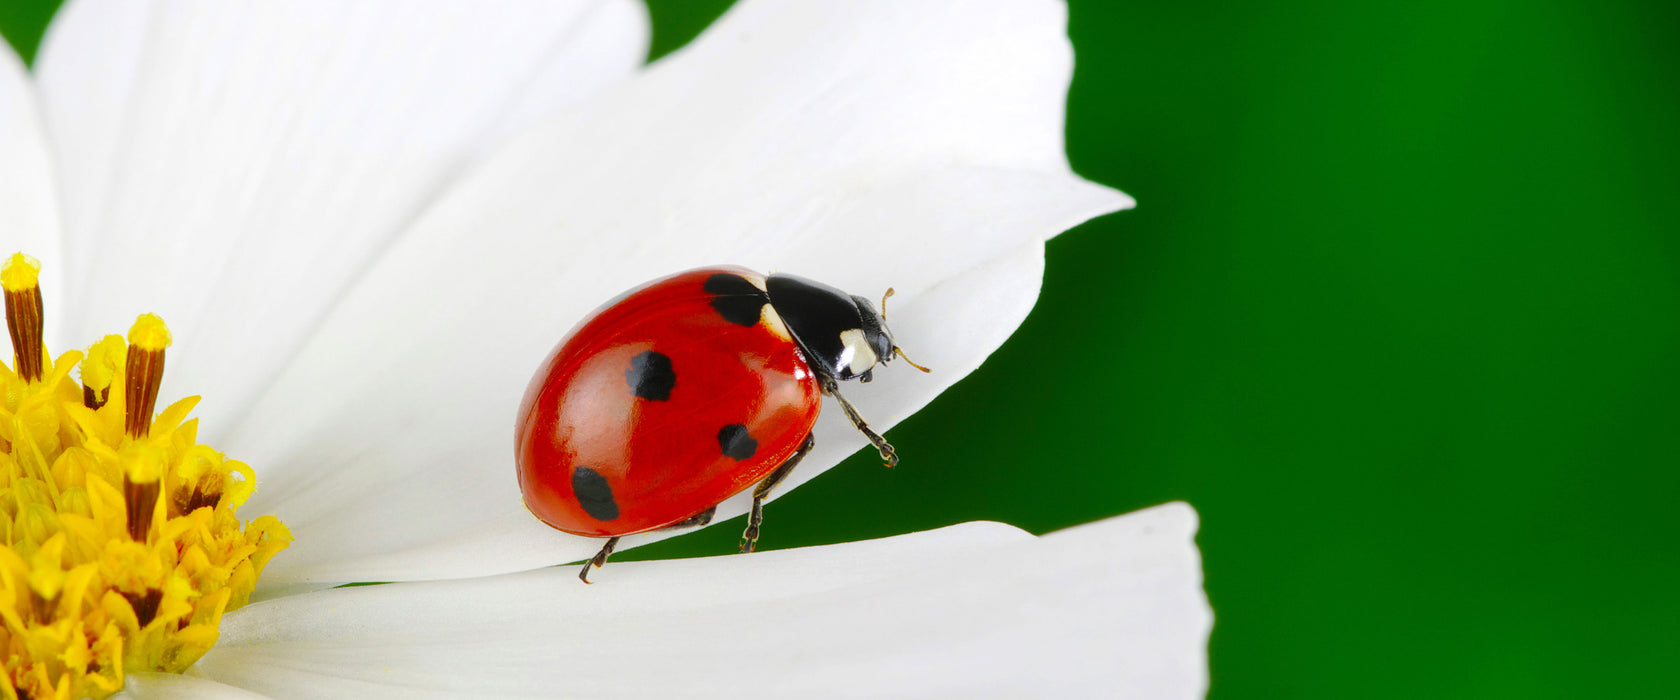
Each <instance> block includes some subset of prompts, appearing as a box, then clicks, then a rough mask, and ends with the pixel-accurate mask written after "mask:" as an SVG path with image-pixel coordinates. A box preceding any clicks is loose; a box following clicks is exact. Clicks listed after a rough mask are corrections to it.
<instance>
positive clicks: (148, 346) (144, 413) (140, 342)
mask: <svg viewBox="0 0 1680 700" xmlns="http://www.w3.org/2000/svg"><path fill="white" fill-rule="evenodd" d="M166 347H169V328H167V327H166V326H164V325H163V319H160V318H158V317H156V316H153V315H151V314H141V315H140V318H139V319H137V320H135V321H134V327H133V328H131V329H129V331H128V362H127V364H126V366H125V368H124V369H125V372H124V376H125V378H126V380H125V382H124V384H123V389H124V391H125V393H124V394H123V396H124V397H125V400H126V401H127V402H128V416H127V421H126V423H125V426H124V427H126V428H127V429H128V435H129V437H132V438H134V439H136V440H138V439H140V438H143V437H146V435H147V434H148V433H150V432H151V431H152V411H153V409H155V408H157V394H158V388H159V387H161V386H163V351H164V348H166Z"/></svg>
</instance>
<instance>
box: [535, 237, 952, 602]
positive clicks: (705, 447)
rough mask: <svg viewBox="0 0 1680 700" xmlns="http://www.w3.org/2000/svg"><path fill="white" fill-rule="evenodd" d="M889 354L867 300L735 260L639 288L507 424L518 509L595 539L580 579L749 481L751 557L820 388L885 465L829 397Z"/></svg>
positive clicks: (552, 369) (588, 329)
mask: <svg viewBox="0 0 1680 700" xmlns="http://www.w3.org/2000/svg"><path fill="white" fill-rule="evenodd" d="M887 294H888V295H889V296H890V295H891V294H892V290H888V291H887ZM882 302H883V304H884V303H885V298H884V297H883V299H882ZM883 308H884V307H883ZM894 355H897V356H899V357H903V356H904V355H903V351H901V350H900V349H899V348H898V346H897V345H895V344H894V343H893V339H892V333H891V331H889V330H888V329H887V325H886V320H885V318H884V316H883V315H882V314H881V313H877V312H876V310H875V307H874V305H873V304H871V303H870V302H869V300H868V299H865V298H863V297H860V296H854V295H849V294H846V293H845V292H842V291H840V290H838V289H835V288H834V287H831V286H828V285H826V284H822V283H820V282H815V281H812V280H808V279H805V278H802V277H797V276H794V275H787V274H772V275H769V276H764V275H760V274H758V273H756V272H753V271H751V270H748V269H746V268H742V267H711V268H700V269H696V270H689V271H687V272H682V273H678V274H675V275H672V276H670V277H666V278H664V279H659V280H655V281H653V282H649V283H647V284H645V285H642V286H641V287H638V288H636V289H633V290H631V291H630V292H628V293H626V294H625V295H623V296H621V297H620V298H618V299H616V300H614V301H612V302H609V303H608V304H607V305H606V306H603V307H601V308H600V309H597V310H596V311H595V312H594V313H593V314H591V315H590V316H589V317H587V318H585V319H584V320H583V321H582V322H581V323H579V324H578V325H577V326H576V327H575V328H573V329H572V331H571V332H570V333H569V334H568V335H567V336H566V337H565V338H564V339H563V340H561V341H560V343H559V344H558V345H557V346H556V347H555V348H554V350H553V351H552V352H550V353H549V355H548V358H547V359H546V360H544V361H543V364H542V365H541V366H540V367H539V368H538V370H537V372H536V375H535V376H533V377H532V379H531V383H530V385H529V386H528V387H527V388H526V390H525V397H524V400H523V401H522V402H521V405H520V408H519V418H518V423H517V429H516V451H517V456H518V461H519V486H520V490H521V491H522V492H523V493H524V497H525V504H526V506H527V507H528V508H529V509H530V510H531V512H532V513H533V514H535V515H536V516H537V517H538V518H539V519H541V520H542V521H543V522H545V523H547V524H549V525H550V526H552V527H554V528H556V529H559V530H561V531H564V532H569V533H572V534H575V535H584V536H589V537H605V538H608V539H607V541H606V543H605V545H603V546H602V547H601V550H600V552H599V553H598V554H596V555H595V557H594V558H593V559H591V560H590V561H589V562H588V563H585V564H584V567H583V571H582V572H580V573H579V574H578V577H579V578H581V579H583V581H584V582H585V583H588V582H589V578H588V576H589V570H590V568H591V567H596V568H598V567H600V566H602V565H604V564H605V563H606V561H607V557H608V556H610V555H611V554H612V551H613V547H614V546H615V545H617V544H618V540H619V538H620V537H622V536H624V535H632V534H636V533H641V532H649V531H652V530H660V529H664V528H672V527H689V526H697V525H703V524H706V523H708V522H710V521H711V518H712V514H713V513H714V512H715V511H716V509H717V505H718V503H720V502H722V501H723V500H724V499H726V498H728V497H730V496H733V495H735V494H736V493H739V492H741V491H743V490H745V489H746V488H747V487H748V486H752V485H754V484H757V486H756V488H754V490H753V504H752V512H751V515H750V516H749V518H748V521H747V528H746V531H745V532H744V533H743V534H742V538H741V551H743V552H750V551H752V550H753V548H754V547H755V546H756V544H757V541H758V532H759V526H760V525H761V524H762V522H763V506H764V499H765V498H766V497H767V496H768V495H769V493H770V490H771V489H773V488H774V487H775V486H776V484H778V483H779V482H781V481H782V479H784V478H786V477H787V475H788V474H789V473H790V472H791V471H793V468H794V467H795V466H797V465H798V464H799V461H800V460H801V459H802V458H804V456H805V455H806V454H808V453H809V452H810V451H811V447H812V445H813V444H814V443H813V439H812V435H811V427H812V425H814V424H815V423H816V420H817V414H818V412H819V410H820V408H821V403H822V395H823V394H827V395H829V396H833V397H834V398H835V400H836V401H838V402H839V403H840V407H841V409H842V410H844V411H845V413H846V417H847V418H848V419H850V420H851V422H852V425H853V426H855V427H856V428H857V429H858V430H859V431H861V432H862V433H863V434H864V436H866V437H868V438H869V441H870V442H871V443H873V444H874V445H875V447H876V449H878V450H880V453H881V458H882V459H883V460H885V462H886V464H887V466H889V467H890V466H893V465H895V464H897V463H898V456H897V455H896V454H895V453H894V451H893V448H892V446H891V445H888V444H887V441H886V440H885V439H883V438H882V437H881V436H880V435H879V434H877V433H876V432H875V431H873V430H871V429H870V428H869V425H868V424H867V423H865V422H864V420H863V418H862V417H861V416H859V415H858V412H857V409H855V408H854V407H853V406H852V405H851V403H850V402H848V401H846V399H845V398H844V397H842V396H841V395H840V392H839V383H840V382H841V381H844V380H850V379H856V380H859V381H862V382H868V381H869V380H870V379H871V377H872V375H873V373H874V367H875V365H876V364H877V363H883V362H886V361H888V360H889V359H891V358H892V357H893V356H894ZM905 362H907V363H909V364H910V365H911V366H914V367H916V368H917V369H920V370H922V371H924V372H925V371H927V369H926V368H924V367H920V366H918V365H916V364H915V363H914V362H910V360H909V358H907V357H906V358H905Z"/></svg>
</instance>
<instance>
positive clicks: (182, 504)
mask: <svg viewBox="0 0 1680 700" xmlns="http://www.w3.org/2000/svg"><path fill="white" fill-rule="evenodd" d="M225 482H226V479H225V478H223V477H222V475H221V473H220V472H210V473H208V474H205V475H204V476H203V477H200V479H199V481H198V483H197V484H194V485H193V486H192V488H183V489H180V490H178V491H176V492H175V496H174V499H173V500H174V506H175V514H176V515H186V514H188V513H191V512H193V511H195V510H198V509H200V508H206V507H208V508H215V507H216V506H217V505H218V504H220V503H221V502H222V493H223V490H224V489H223V487H224V486H225V485H226V484H225Z"/></svg>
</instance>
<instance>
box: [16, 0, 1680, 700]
mask: <svg viewBox="0 0 1680 700" xmlns="http://www.w3.org/2000/svg"><path fill="white" fill-rule="evenodd" d="M52 4H53V3H51V2H46V3H19V2H18V1H17V0H4V2H0V28H3V29H4V30H5V33H6V36H7V37H8V38H9V39H11V40H12V41H13V42H14V44H15V45H17V46H19V47H20V50H21V51H22V52H23V53H25V54H26V55H28V54H31V53H32V52H33V47H34V44H35V41H36V39H37V37H38V35H39V33H40V31H41V29H42V26H43V24H44V22H45V15H46V14H48V13H50V11H51V7H52ZM727 4H728V3H721V2H677V1H674V0H672V1H663V2H654V3H653V9H654V19H655V48H654V53H655V54H656V55H657V54H662V53H664V52H668V51H669V50H671V49H672V48H674V47H676V46H679V45H681V44H682V43H683V42H685V41H687V40H688V39H689V38H691V37H692V36H693V35H694V34H696V33H697V32H699V31H700V30H701V29H702V28H703V27H704V25H705V24H706V23H707V22H709V21H710V20H711V18H713V17H715V16H716V14H717V13H718V12H720V11H721V10H722V9H723V7H724V6H726V5H727ZM1070 14H1071V29H1070V33H1071V35H1072V38H1073V42H1074V44H1075V47H1076V50H1077V56H1078V59H1077V60H1078V68H1077V70H1076V72H1075V75H1074V83H1073V88H1072V93H1071V96H1070V98H1069V115H1068V152H1069V156H1070V158H1071V159H1072V162H1073V165H1074V167H1075V168H1076V169H1077V170H1078V171H1079V172H1080V173H1081V174H1083V175H1085V176H1086V177H1089V178H1091V179H1093V180H1095V181H1098V182H1102V183H1105V184H1109V185H1113V186H1116V187H1119V188H1120V189H1123V190H1125V191H1127V192H1129V193H1131V194H1132V195H1134V196H1136V197H1137V199H1138V201H1139V203H1140V204H1139V207H1138V209H1137V210H1135V211H1132V212H1127V213H1123V214H1119V215H1114V216H1109V217H1105V218H1103V219H1100V220H1097V221H1094V222H1092V223H1089V224H1087V225H1085V226H1082V227H1080V228H1079V229H1077V230H1075V231H1073V232H1071V233H1068V234H1066V235H1064V236H1062V237H1061V238H1058V239H1057V240H1056V241H1054V242H1053V243H1052V244H1051V245H1050V246H1049V252H1048V256H1049V266H1048V272H1047V276H1046V279H1045V285H1044V295H1043V299H1042V300H1041V301H1040V303H1039V306H1038V309H1037V310H1036V311H1035V312H1034V313H1033V315H1032V317H1031V318H1029V319H1028V321H1027V323H1026V325H1025V326H1024V327H1023V328H1022V329H1021V332H1020V333H1019V334H1017V335H1016V336H1015V338H1014V339H1013V340H1011V341H1010V342H1009V344H1008V345H1006V346H1004V348H1003V349H1002V350H1001V351H1000V352H998V354H997V355H996V356H995V357H993V358H992V360H991V361H990V362H988V363H987V364H986V366H985V367H983V368H982V369H981V370H980V371H979V372H977V373H976V374H974V375H973V376H972V377H971V378H969V379H968V380H966V381H964V382H962V383H961V384H960V385H958V386H957V387H956V388H954V389H952V390H951V391H950V392H948V393H947V394H945V395H944V396H943V397H941V398H940V399H939V400H938V401H936V402H935V403H934V404H933V405H932V406H931V407H929V408H928V409H927V410H925V411H923V412H921V413H919V414H918V415H916V416H915V417H914V418H912V419H910V420H909V421H908V422H906V423H905V424H904V425H902V426H901V427H899V428H897V429H896V430H894V431H893V434H892V438H893V440H894V442H895V444H897V445H898V446H899V447H900V450H901V451H902V452H903V454H904V455H905V456H906V460H905V464H904V466H903V467H901V468H900V469H897V470H893V471H888V470H884V469H881V468H880V466H879V463H878V461H877V460H876V459H875V457H873V456H871V455H868V454H862V455H860V456H858V457H856V458H854V459H853V460H851V461H850V462H848V463H847V464H845V465H844V466H843V467H842V468H839V469H836V470H833V471H831V472H829V473H828V474H825V475H824V476H822V477H821V478H819V479H817V480H815V481H814V482H813V483H812V484H810V485H808V486H806V487H805V488H802V489H799V490H798V491H796V492H794V493H792V494H790V495H789V496H788V497H786V498H784V499H782V500H780V501H778V502H777V503H776V505H775V507H774V509H773V512H772V515H771V519H770V521H769V523H768V529H767V530H766V536H765V539H764V540H763V544H764V545H765V546H766V548H778V547H790V546H798V545H806V544H814V543H827V542H838V541H844V540H852V539H858V538H862V537H875V536H885V535H891V534H897V533H902V532H907V531H912V530H919V529H925V528H932V527H937V526H941V525H946V524H950V523H955V522H960V521H966V520H974V519H995V520H1001V521H1005V522H1010V523H1015V524H1017V525H1020V526H1023V527H1025V528H1027V529H1030V530H1033V531H1035V532H1045V531H1050V530H1055V529H1058V528H1062V527H1066V526H1069V525H1073V524H1076V523H1082V522H1087V521H1091V520H1096V519H1100V518H1104V517H1109V516H1112V515H1116V514H1120V513H1125V512H1128V511H1131V510H1135V509H1138V508H1142V507H1145V506H1149V505H1153V504H1156V503H1161V502H1163V501H1168V500H1174V499H1182V500H1186V501H1189V502H1190V503H1192V504H1194V505H1195V506H1196V508H1197V509H1198V510H1199V511H1200V512H1201V514H1202V532H1201V535H1200V537H1199V543H1200V545H1201V548H1202V551H1203V554H1204V557H1205V564H1206V572H1207V591H1208V595H1209V597H1210V598H1211V599H1212V603H1213V608H1214V611H1215V614H1216V624H1215V628H1214V633H1213V638H1212V642H1211V656H1212V668H1213V686H1212V695H1213V696H1214V697H1215V698H1248V697H1291V698H1295V697H1299V698H1309V697H1321V698H1346V697H1393V698H1418V697H1439V698H1484V697H1525V698H1553V697H1555V698H1576V697H1677V696H1680V674H1677V672H1676V671H1675V670H1674V667H1673V666H1670V665H1669V664H1673V663H1675V662H1676V660H1677V656H1680V654H1677V653H1680V642H1677V634H1680V632H1677V628H1680V598H1677V597H1676V595H1675V593H1676V591H1677V589H1680V551H1677V550H1680V528H1677V527H1676V518H1675V516H1674V515H1673V512H1672V510H1671V509H1672V508H1673V507H1674V503H1673V501H1674V500H1675V497H1676V496H1677V495H1680V476H1677V473H1676V471H1675V466H1676V455H1680V429H1677V428H1680V410H1677V408H1676V396H1677V395H1680V372H1676V370H1675V360H1676V358H1677V357H1680V304H1677V301H1680V290H1677V289H1676V287H1677V286H1680V243H1677V236H1676V234H1677V232H1680V215H1677V212H1680V207H1677V205H1676V200H1677V198H1680V167H1677V160H1680V3H1674V2H1652V3H1647V4H1633V3H1600V2H1544V1H1541V0H1527V1H1511V2H1418V3H1347V2H1339V1H1332V0H1325V1H1321V2H1285V3H1244V4H1236V5H1235V6H1230V7H1224V8H1221V9H1218V10H1214V9H1209V8H1207V7H1203V6H1202V5H1201V4H1199V3H1149V4H1141V3H1116V2H1101V1H1098V0H1090V1H1080V0H1075V1H1074V2H1072V3H1071V11H1070ZM883 254H890V253H888V252H883ZM738 530H739V528H738V527H737V525H736V524H733V523H732V524H726V525H724V526H721V527H714V528H711V529H709V530H707V531H704V532H702V533H699V534H696V535H694V536H690V537H686V538H682V539H680V540H676V541H671V542H668V543H664V544H661V545H657V546H654V547H649V548H647V549H645V550H640V551H638V552H636V553H635V555H637V556H650V555H655V556H680V555H696V554H716V553H720V552H726V551H730V550H731V548H732V547H733V546H734V544H735V540H736V538H737V537H738ZM626 558H631V557H626Z"/></svg>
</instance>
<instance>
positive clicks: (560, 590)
mask: <svg viewBox="0 0 1680 700" xmlns="http://www.w3.org/2000/svg"><path fill="white" fill-rule="evenodd" d="M1195 522H1196V517H1195V512H1194V511H1193V510H1191V509H1190V508H1189V507H1188V506H1186V505H1184V504H1170V505H1166V506H1162V507H1158V508H1153V509H1150V510H1147V511H1143V512H1139V513H1135V514H1132V515H1128V516H1124V517H1121V518H1116V519H1113V520H1108V521H1103V522H1100V523H1094V524H1091V525H1085V526H1081V527H1078V528H1074V529H1071V530H1066V531H1063V532H1058V533H1053V534H1051V535H1048V536H1045V537H1043V538H1031V537H1029V536H1025V535H1022V534H1021V533H1019V532H1018V531H1014V530H1012V529H1010V528H1007V527H1004V526H999V525H996V524H969V525H962V526H957V527H954V528H947V529H944V530H936V531H933V532H927V533H920V534H916V535H907V536H902V537H895V538H890V539H885V540H875V541H870V542H857V543H850V544H844V545H835V546H830V547H818V548H810V549H802V550H785V551H778V552H765V553H760V554H754V555H750V556H726V557H714V558H707V559H690V560H680V561H660V562H634V563H618V564H610V565H609V566H608V567H607V568H605V569H602V570H600V571H597V572H595V575H594V578H595V581H596V583H595V585H593V586H588V587H586V586H583V585H581V584H579V583H578V582H577V580H576V579H575V577H574V576H575V573H576V572H575V570H574V569H572V568H571V567H565V568H558V569H545V570H542V571H534V572H527V573H523V574H515V575H509V576H502V577H495V578H489V579H471V580H462V581H448V582H433V583H409V584H394V585H389V586H374V587H365V588H349V589H337V590H332V591H322V592H318V593H312V594H307V595H303V596H295V597H291V598H284V599H280V600H273V601H268V602H264V603H258V604H255V605H252V606H250V607H248V608H245V609H242V610H239V611H237V612H234V613H230V614H229V615H228V616H227V617H226V619H225V621H224V623H223V626H222V640H221V643H220V644H218V645H217V646H216V648H215V649H214V650H212V651H211V652H210V654H209V655H207V656H206V657H205V658H204V659H203V660H202V661H200V662H199V664H198V666H197V667H195V669H194V672H195V673H199V674H202V675H204V676H207V677H210V678H215V679H218V680H221V681H224V682H227V683H232V684H235V685H239V686H241V687H247V688H252V689H255V690H258V691H260V692H264V693H268V694H270V695H274V696H276V697H286V698H311V697H359V698H387V697H389V698H399V697H426V698H441V697H474V698H501V697H530V698H535V697H559V696H567V697H570V696H576V697H592V698H611V697H724V696H727V697H784V698H788V697H1138V698H1195V697H1201V696H1202V694H1203V693H1204V692H1205V689H1206V686H1207V656H1206V644H1207V637H1208V632H1209V628H1210V626H1211V624H1212V616H1211V612H1210V611H1209V609H1208V606H1207V600H1206V597H1205V596H1204V594H1203V593H1202V589H1201V581H1202V576H1201V562H1200V557H1199V555H1198V553H1197V551H1196V549H1195V544H1194V542H1193V537H1194V533H1195V527H1196V524H1195Z"/></svg>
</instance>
